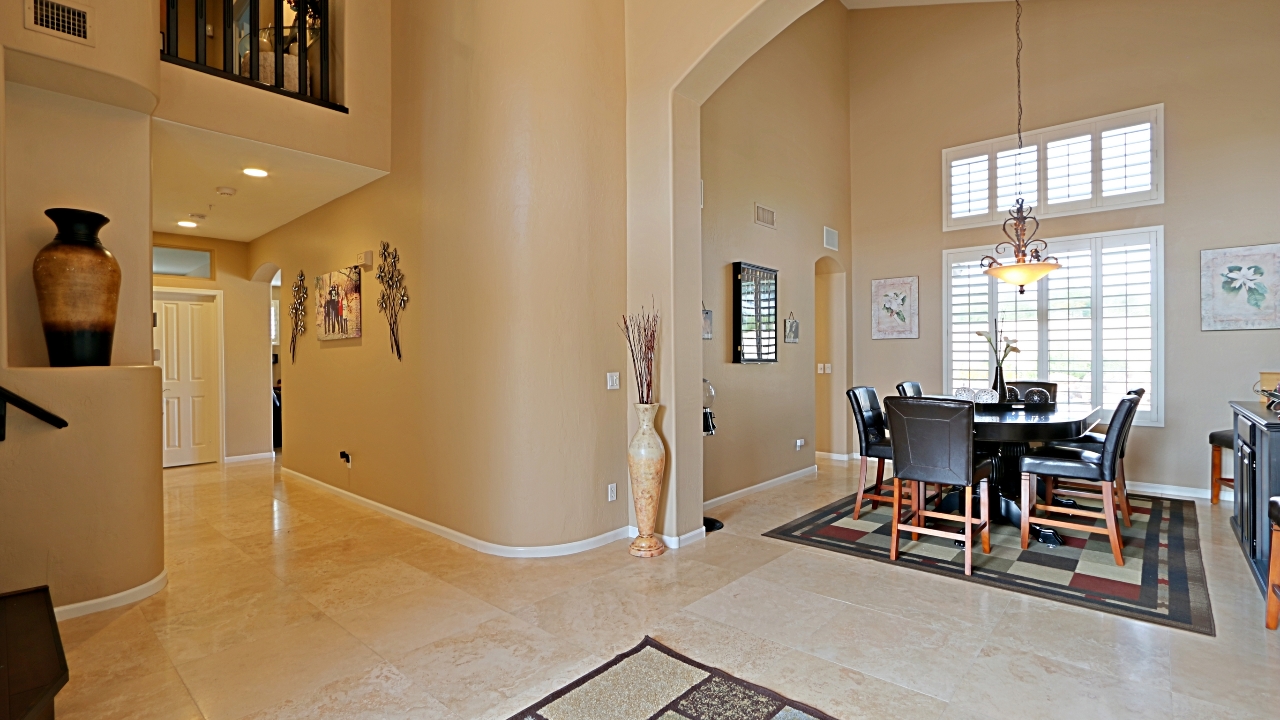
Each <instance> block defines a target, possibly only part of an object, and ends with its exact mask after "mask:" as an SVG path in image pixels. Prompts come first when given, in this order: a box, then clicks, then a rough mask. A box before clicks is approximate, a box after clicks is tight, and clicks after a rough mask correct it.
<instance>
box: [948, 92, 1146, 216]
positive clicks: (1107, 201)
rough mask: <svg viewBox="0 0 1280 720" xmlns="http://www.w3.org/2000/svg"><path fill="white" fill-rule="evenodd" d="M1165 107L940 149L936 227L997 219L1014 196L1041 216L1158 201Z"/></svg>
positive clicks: (1133, 111)
mask: <svg viewBox="0 0 1280 720" xmlns="http://www.w3.org/2000/svg"><path fill="white" fill-rule="evenodd" d="M1163 120H1164V106H1163V105H1153V106H1151V107H1146V108H1140V109H1138V110H1130V111H1126V112H1123V113H1116V114H1114V115H1105V116H1103V117H1098V118H1091V119H1089V120H1082V121H1080V122H1074V123H1069V124H1066V125H1058V126H1056V127H1051V128H1045V129H1043V130H1036V131H1033V132H1028V133H1024V134H1023V147H1022V148H1021V149H1019V148H1018V146H1017V139H1016V138H1015V137H1013V136H1009V137H1003V138H997V139H995V140H986V141H983V142H978V143H973V144H971V145H964V146H961V147H955V148H949V149H947V150H944V151H942V189H943V195H944V202H943V205H942V207H943V210H942V229H943V230H958V229H961V228H966V227H974V226H980V225H998V224H1000V223H1003V222H1004V221H1005V220H1006V219H1007V218H1008V214H1007V213H1008V210H1009V208H1010V207H1012V206H1013V204H1014V202H1015V201H1016V200H1017V199H1018V198H1023V199H1024V200H1025V201H1026V204H1027V205H1028V206H1031V207H1035V208H1036V215H1038V216H1040V217H1055V216H1061V215H1075V214H1078V213H1087V212H1098V211H1101V210H1111V209H1114V208H1121V207H1137V206H1139V205H1152V204H1158V203H1162V202H1164V191H1163V189H1162V187H1161V186H1162V182H1161V180H1162V178H1163V173H1164V169H1163V165H1162V163H1161V158H1160V155H1161V148H1162V145H1163V142H1164V133H1163Z"/></svg>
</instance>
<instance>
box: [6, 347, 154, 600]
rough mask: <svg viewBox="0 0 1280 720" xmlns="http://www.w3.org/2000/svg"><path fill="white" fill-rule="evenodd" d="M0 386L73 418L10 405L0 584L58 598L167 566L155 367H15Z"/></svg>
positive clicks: (118, 587)
mask: <svg viewBox="0 0 1280 720" xmlns="http://www.w3.org/2000/svg"><path fill="white" fill-rule="evenodd" d="M0 385H3V386H4V387H6V388H7V389H9V390H10V391H12V392H15V393H17V394H18V395H21V396H23V397H25V398H27V399H29V400H30V401H32V402H34V403H35V404H37V405H39V406H41V407H44V408H46V409H48V410H49V411H50V412H53V413H54V414H56V415H59V416H61V417H62V418H64V419H65V420H66V421H67V423H68V425H67V427H66V428H63V429H61V430H59V429H55V428H54V427H52V426H50V425H47V424H45V423H44V422H43V421H40V420H38V419H36V418H34V417H32V416H30V415H27V414H26V413H24V412H22V411H21V410H18V409H16V408H12V407H11V408H10V409H9V412H8V418H7V428H6V429H7V433H6V438H5V440H4V441H3V442H0V558H3V561H0V592H4V591H9V590H17V589H21V588H27V587H35V586H39V585H48V586H49V588H50V593H51V595H52V596H53V601H54V605H55V606H57V607H63V606H67V605H75V604H77V603H82V602H85V601H92V600H99V599H103V598H108V597H109V596H113V595H116V594H118V593H124V592H127V591H132V590H134V589H136V588H139V586H144V585H148V584H149V583H152V582H154V581H155V580H156V578H157V577H158V576H160V575H161V574H162V573H163V572H164V569H165V566H164V490H163V475H162V468H161V419H160V417H161V416H160V369H159V368H157V367H154V366H112V367H85V368H29V369H28V368H10V369H3V370H0ZM138 599H140V598H138ZM102 609H105V608H102Z"/></svg>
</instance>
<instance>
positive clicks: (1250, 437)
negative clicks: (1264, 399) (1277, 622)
mask: <svg viewBox="0 0 1280 720" xmlns="http://www.w3.org/2000/svg"><path fill="white" fill-rule="evenodd" d="M1231 411H1232V413H1233V415H1234V420H1235V433H1236V452H1235V455H1236V488H1235V503H1234V504H1235V509H1234V515H1233V516H1232V518H1231V527H1232V529H1233V530H1234V531H1235V533H1236V539H1237V540H1239V541H1240V548H1241V549H1242V550H1244V556H1245V559H1246V560H1248V561H1249V569H1250V570H1252V571H1253V579H1254V580H1256V581H1257V582H1258V590H1259V592H1261V593H1263V595H1264V596H1265V595H1266V592H1267V591H1266V587H1267V570H1268V567H1267V566H1268V562H1269V561H1270V559H1271V521H1270V520H1269V519H1268V518H1267V500H1268V499H1269V498H1271V497H1274V496H1276V495H1280V413H1277V412H1275V411H1274V410H1268V409H1267V406H1266V405H1263V404H1262V403H1260V402H1258V401H1257V400H1241V401H1238V402H1233V403H1231Z"/></svg>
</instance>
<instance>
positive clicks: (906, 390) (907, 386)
mask: <svg viewBox="0 0 1280 720" xmlns="http://www.w3.org/2000/svg"><path fill="white" fill-rule="evenodd" d="M898 395H899V396H900V397H924V388H923V387H921V386H920V383H918V382H916V381H914V380H908V381H906V382H900V383H898Z"/></svg>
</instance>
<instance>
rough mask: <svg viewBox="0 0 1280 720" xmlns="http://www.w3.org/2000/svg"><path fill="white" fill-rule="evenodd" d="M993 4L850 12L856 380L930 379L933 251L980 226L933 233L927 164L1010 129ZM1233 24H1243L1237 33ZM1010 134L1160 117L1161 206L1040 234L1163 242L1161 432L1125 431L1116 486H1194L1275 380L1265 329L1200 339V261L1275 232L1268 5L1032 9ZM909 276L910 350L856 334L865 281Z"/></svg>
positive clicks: (1003, 8)
mask: <svg viewBox="0 0 1280 720" xmlns="http://www.w3.org/2000/svg"><path fill="white" fill-rule="evenodd" d="M1013 12H1014V11H1013V7H1012V5H1010V4H1007V3H990V4H985V3H984V4H973V5H943V6H933V7H917V8H899V9H883V10H865V11H853V12H852V13H851V14H850V16H849V21H848V23H849V32H850V37H849V53H850V55H849V57H850V67H851V71H850V83H851V91H850V103H851V108H852V110H851V112H852V122H851V126H850V135H851V138H852V177H853V232H854V238H853V239H854V243H855V247H854V255H855V257H856V258H857V262H856V264H855V267H854V279H855V280H854V327H855V329H856V334H855V337H854V347H855V351H856V357H855V361H854V369H855V372H854V380H855V382H856V383H858V384H869V385H875V386H877V387H878V388H879V389H880V390H881V391H882V393H885V392H892V388H893V386H894V384H896V383H897V382H899V381H902V380H907V379H916V380H920V381H921V382H923V383H924V386H925V391H926V392H938V391H939V390H940V388H941V384H942V310H941V307H942V297H941V282H940V281H939V278H941V273H942V266H941V265H942V251H943V250H944V249H946V248H956V247H969V246H975V245H993V244H994V243H995V242H996V240H997V239H998V238H1001V237H1002V236H1001V235H1000V233H999V229H998V228H995V227H988V228H976V229H970V230H961V231H954V232H948V233H943V232H942V231H941V218H942V209H941V196H942V193H941V190H940V188H939V182H940V180H939V177H940V166H939V163H940V151H941V150H942V149H943V148H947V147H952V146H956V145H962V144H965V143H970V142H975V141H980V140H985V139H989V138H993V137H999V136H1003V135H1007V134H1009V133H1011V132H1013V130H1014V122H1015V108H1014V97H1013V92H1014V68H1013V62H1012V53H1013V39H1012V37H1011V26H1012V21H1013ZM1242 22H1243V23H1244V24H1243V25H1242ZM1022 27H1023V39H1024V41H1025V43H1026V49H1025V51H1024V54H1023V60H1022V67H1023V80H1024V101H1025V107H1026V116H1025V125H1024V127H1026V128H1028V129H1035V128H1041V127H1046V126H1051V125H1056V124H1060V123H1065V122H1070V121H1073V120H1080V119H1084V118H1089V117H1094V116H1098V115H1103V114H1107V113H1112V112H1118V111H1122V110H1128V109H1132V108H1137V107H1142V106H1145V105H1152V104H1155V103H1164V104H1165V137H1164V147H1165V183H1166V190H1165V203H1164V204H1163V205H1157V206H1149V207H1143V208H1138V209H1131V210H1115V211H1109V212H1103V213H1095V214H1089V215H1078V216H1073V217H1066V218H1055V219H1049V220H1046V221H1045V222H1044V227H1043V228H1041V231H1040V235H1041V236H1042V237H1049V238H1052V237H1055V236H1064V235H1074V234H1079V233H1086V232H1101V231H1107V230H1115V229H1122V228H1133V227H1143V226H1148V225H1163V226H1164V228H1165V236H1164V237H1165V250H1164V254H1165V332H1166V336H1165V337H1166V340H1165V355H1166V364H1165V371H1166V381H1165V385H1166V397H1165V400H1166V403H1167V405H1166V410H1165V427H1164V428H1136V429H1135V430H1134V433H1133V442H1132V443H1131V444H1130V449H1129V464H1128V472H1129V479H1130V481H1132V482H1145V483H1159V484H1168V485H1180V486H1187V487H1195V488H1204V487H1207V477H1208V463H1209V453H1208V447H1207V441H1206V435H1207V434H1208V432H1209V431H1210V430H1215V429H1220V428H1223V427H1226V426H1227V425H1228V424H1229V422H1230V417H1231V416H1230V413H1229V411H1228V408H1227V405H1226V403H1227V401H1228V400H1231V399H1239V398H1249V397H1251V394H1250V392H1249V388H1250V386H1251V385H1252V384H1253V382H1255V381H1256V380H1257V379H1258V374H1257V373H1258V371H1259V370H1268V369H1274V368H1275V366H1276V359H1277V353H1278V352H1280V331H1277V330H1259V331H1239V332H1214V333H1206V332H1201V330H1200V308H1199V295H1200V273H1199V262H1200V250H1202V249H1208V248H1218V247H1232V246H1239V245H1252V244H1258V243H1270V242H1275V237H1276V235H1275V228H1276V226H1277V223H1278V222H1280V204H1277V202H1276V197H1277V194H1278V193H1280V174H1278V173H1277V172H1276V168H1277V167H1278V166H1280V134H1278V133H1277V128H1278V127H1280V85H1277V84H1276V82H1275V77H1276V74H1277V71H1280V4H1277V3H1275V2H1272V1H1270V0H1233V1H1232V2H1219V3H1205V2H1196V1H1194V0H1177V1H1164V2H1156V1H1154V0H1041V1H1039V2H1035V3H1029V4H1028V5H1027V6H1026V12H1025V14H1024V15H1023V21H1022ZM908 272H909V273H910V274H916V273H918V274H919V275H920V276H921V283H920V306H921V317H920V339H919V340H876V341H872V340H871V339H870V327H869V324H870V314H871V313H870V308H869V304H868V303H869V296H870V283H871V280H872V279H873V278H883V277H897V276H900V275H903V274H907V273H908Z"/></svg>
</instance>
